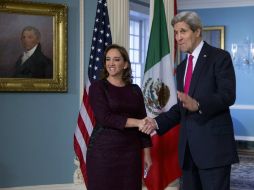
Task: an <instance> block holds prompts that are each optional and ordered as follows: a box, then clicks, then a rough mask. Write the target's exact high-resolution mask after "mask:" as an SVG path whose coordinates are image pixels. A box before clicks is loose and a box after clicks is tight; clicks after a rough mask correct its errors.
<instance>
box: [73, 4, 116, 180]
mask: <svg viewBox="0 0 254 190" xmlns="http://www.w3.org/2000/svg"><path fill="white" fill-rule="evenodd" d="M110 44H112V38H111V32H110V24H109V17H108V10H107V1H106V0H98V3H97V9H96V17H95V23H94V29H93V38H92V45H91V53H90V60H89V67H88V80H87V81H86V88H84V94H83V102H82V105H81V108H80V111H79V115H78V123H77V127H76V131H75V134H74V150H75V153H76V155H77V158H78V160H79V162H80V169H81V172H82V175H83V178H84V182H85V184H87V175H86V152H87V145H88V142H89V138H90V135H91V133H92V130H93V126H94V124H95V119H94V116H93V113H92V109H91V107H90V105H89V102H88V89H89V86H90V84H91V82H93V81H94V80H98V79H99V76H100V73H101V70H102V68H103V53H104V50H105V48H106V47H107V46H108V45H110Z"/></svg>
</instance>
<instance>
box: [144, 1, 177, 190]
mask: <svg viewBox="0 0 254 190" xmlns="http://www.w3.org/2000/svg"><path fill="white" fill-rule="evenodd" d="M154 2H155V4H154V14H153V15H154V16H153V21H152V27H151V33H150V39H149V45H148V52H147V58H146V66H145V74H144V79H143V85H142V91H143V95H144V99H145V105H146V111H147V115H148V116H149V117H155V116H157V115H159V114H160V113H161V112H165V111H167V110H169V108H170V107H171V106H173V105H174V104H176V102H177V95H176V87H175V81H174V75H173V66H172V63H171V61H170V48H169V40H168V32H167V25H166V17H165V10H164V4H163V0H154ZM172 35H173V34H172ZM178 134H179V126H176V127H174V128H173V129H172V130H170V131H169V132H167V133H166V134H164V135H163V136H160V137H159V136H158V135H156V134H155V135H153V136H152V142H153V147H152V148H151V154H152V162H153V164H152V167H151V168H150V170H149V172H148V175H147V178H146V179H145V184H146V186H147V188H148V189H149V190H164V189H165V187H167V186H168V184H170V183H171V182H172V181H174V180H175V179H177V178H179V177H180V176H181V170H180V168H179V163H178Z"/></svg>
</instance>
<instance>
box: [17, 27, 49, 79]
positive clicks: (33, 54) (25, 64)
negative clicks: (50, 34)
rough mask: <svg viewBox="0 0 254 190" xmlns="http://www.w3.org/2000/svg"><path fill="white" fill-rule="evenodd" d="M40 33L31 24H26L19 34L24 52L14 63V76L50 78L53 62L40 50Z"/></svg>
mask: <svg viewBox="0 0 254 190" xmlns="http://www.w3.org/2000/svg"><path fill="white" fill-rule="evenodd" d="M40 37H41V34H40V32H39V30H38V29H37V28H35V27H32V26H27V27H25V28H24V29H23V31H22V34H21V42H22V45H23V47H24V53H23V54H22V55H21V56H20V57H19V59H18V60H17V62H16V64H15V73H14V77H16V78H52V76H53V63H52V60H51V59H49V58H48V57H46V56H45V55H44V54H43V53H42V51H41V45H40Z"/></svg>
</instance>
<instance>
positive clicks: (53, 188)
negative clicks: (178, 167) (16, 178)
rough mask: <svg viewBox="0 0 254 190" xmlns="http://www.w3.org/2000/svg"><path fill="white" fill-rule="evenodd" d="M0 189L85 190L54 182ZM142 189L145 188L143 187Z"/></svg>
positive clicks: (175, 187)
mask: <svg viewBox="0 0 254 190" xmlns="http://www.w3.org/2000/svg"><path fill="white" fill-rule="evenodd" d="M0 190H86V187H85V185H84V184H54V185H35V186H24V187H9V188H0ZM142 190H147V188H146V187H143V188H142ZM165 190H178V185H175V184H174V185H172V186H169V187H167V188H166V189H165Z"/></svg>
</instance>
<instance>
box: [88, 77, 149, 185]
mask: <svg viewBox="0 0 254 190" xmlns="http://www.w3.org/2000/svg"><path fill="white" fill-rule="evenodd" d="M89 98H90V99H89V101H90V104H91V106H92V110H93V112H94V115H95V118H96V123H97V125H96V127H95V129H94V131H93V134H92V136H91V138H90V143H89V146H88V151H87V160H86V161H87V174H88V190H141V189H142V165H141V163H142V160H141V155H142V154H141V153H142V151H141V150H142V148H144V147H150V146H151V139H150V137H149V136H148V135H146V134H143V133H141V132H139V131H138V128H125V125H126V121H127V118H138V119H142V118H144V117H145V116H146V111H145V106H144V101H143V96H142V92H141V90H140V88H139V87H138V86H137V85H131V84H130V85H126V86H124V87H117V86H114V85H112V84H110V83H109V82H108V81H107V80H100V81H96V82H94V83H93V84H92V85H91V86H90V89H89Z"/></svg>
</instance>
